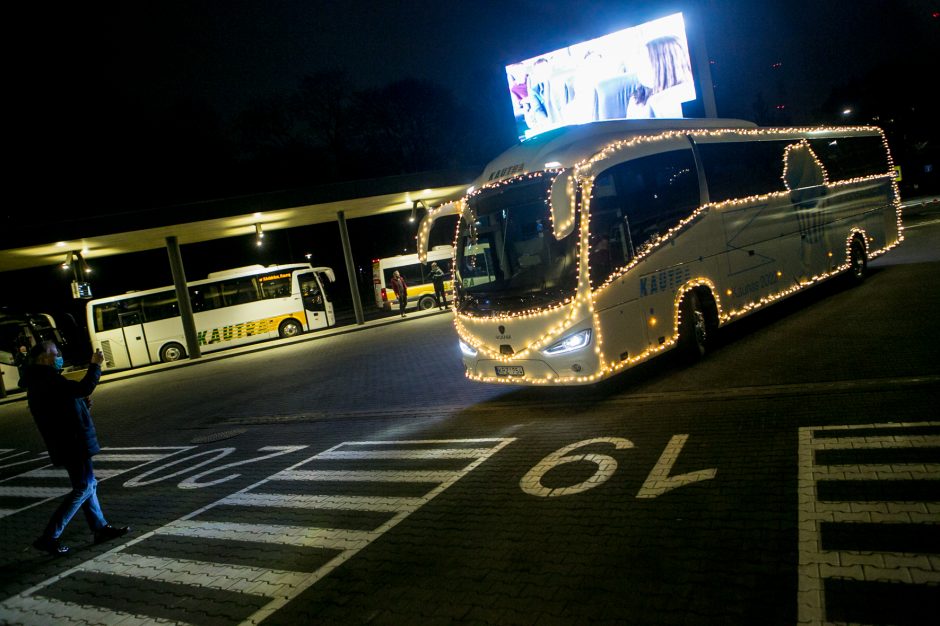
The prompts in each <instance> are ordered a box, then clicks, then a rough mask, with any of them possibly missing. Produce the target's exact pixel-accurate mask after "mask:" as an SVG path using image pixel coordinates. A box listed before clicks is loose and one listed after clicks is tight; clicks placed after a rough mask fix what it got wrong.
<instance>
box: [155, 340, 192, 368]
mask: <svg viewBox="0 0 940 626" xmlns="http://www.w3.org/2000/svg"><path fill="white" fill-rule="evenodd" d="M185 356H186V349H185V348H183V346H182V345H180V344H178V343H176V342H175V341H174V342H173V343H168V344H166V345H165V346H163V347H162V348H160V360H161V361H163V362H164V363H172V362H173V361H179V360H180V359H182V358H184V357H185Z"/></svg>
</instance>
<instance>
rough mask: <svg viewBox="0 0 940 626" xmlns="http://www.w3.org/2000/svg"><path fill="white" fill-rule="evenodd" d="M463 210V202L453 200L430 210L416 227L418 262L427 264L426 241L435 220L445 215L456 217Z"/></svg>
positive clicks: (429, 236) (428, 238)
mask: <svg viewBox="0 0 940 626" xmlns="http://www.w3.org/2000/svg"><path fill="white" fill-rule="evenodd" d="M462 210H463V201H461V200H455V201H454V202H448V203H446V204H442V205H441V206H439V207H437V208H436V209H430V210H429V211H428V213H427V215H425V216H424V217H423V218H422V219H421V225H420V226H419V227H418V237H417V239H418V260H419V261H420V262H421V263H427V262H428V241H429V240H430V238H431V228H432V227H433V226H434V222H435V220H437V218H439V217H444V216H445V215H458V214H459V213H460V212H461V211H462Z"/></svg>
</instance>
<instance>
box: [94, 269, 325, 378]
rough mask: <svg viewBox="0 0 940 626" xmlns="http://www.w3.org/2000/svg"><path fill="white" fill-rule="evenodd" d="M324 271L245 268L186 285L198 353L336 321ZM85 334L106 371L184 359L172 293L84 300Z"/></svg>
mask: <svg viewBox="0 0 940 626" xmlns="http://www.w3.org/2000/svg"><path fill="white" fill-rule="evenodd" d="M335 280H336V277H335V275H334V273H333V270H332V269H330V268H328V267H313V266H311V265H310V264H309V263H293V264H288V265H272V266H269V267H264V266H262V265H252V266H248V267H241V268H236V269H231V270H225V271H221V272H213V273H211V274H209V277H208V278H207V279H205V280H197V281H192V282H189V283H187V285H188V287H189V298H190V301H191V304H192V308H193V318H194V319H195V322H196V336H197V339H198V341H199V345H200V350H201V351H205V352H210V351H213V350H219V349H222V348H228V347H232V346H238V345H243V344H246V343H252V342H256V341H262V340H264V339H272V338H275V337H294V336H297V335H299V334H301V333H303V332H304V331H310V330H317V329H320V328H327V327H329V326H333V325H334V324H335V323H336V318H335V316H334V312H333V303H332V302H331V301H330V299H329V297H328V292H327V290H326V286H327V284H328V283H332V282H334V281H335ZM86 311H87V316H88V332H89V335H90V338H91V344H92V347H93V348H101V350H102V351H103V352H104V356H105V365H106V366H107V367H108V368H113V369H123V368H129V367H139V366H141V365H149V364H151V363H157V362H161V361H162V362H169V361H178V360H179V359H182V358H184V357H185V356H186V349H185V347H184V346H185V345H186V341H185V338H184V335H183V322H182V319H181V318H180V313H179V306H178V303H177V299H176V290H175V289H174V288H173V287H161V288H158V289H148V290H146V291H136V292H131V293H127V294H124V295H120V296H111V297H109V298H99V299H97V300H91V301H89V302H88V305H87V309H86Z"/></svg>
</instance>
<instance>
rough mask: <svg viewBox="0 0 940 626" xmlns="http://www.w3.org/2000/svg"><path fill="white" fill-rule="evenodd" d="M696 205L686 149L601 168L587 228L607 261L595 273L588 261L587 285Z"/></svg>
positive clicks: (693, 177) (692, 169)
mask: <svg viewBox="0 0 940 626" xmlns="http://www.w3.org/2000/svg"><path fill="white" fill-rule="evenodd" d="M698 206H699V188H698V176H697V174H696V169H695V160H694V157H693V156H692V151H691V150H673V151H671V152H663V153H661V154H654V155H651V156H647V157H641V158H638V159H633V160H631V161H625V162H623V163H619V164H617V165H614V166H613V167H611V168H610V169H608V170H606V171H605V172H601V173H600V174H599V175H598V176H597V179H596V180H595V186H594V189H593V191H592V199H591V208H590V211H591V227H590V232H591V236H592V238H594V237H595V235H596V237H597V245H598V246H600V247H601V248H602V249H604V248H606V250H607V258H608V259H609V260H608V261H607V263H608V264H607V265H601V266H599V267H598V272H597V273H595V271H594V269H593V261H592V270H591V283H592V284H594V285H599V284H601V283H603V281H604V280H605V279H606V278H607V276H601V275H600V273H601V272H604V271H607V272H608V274H609V272H610V271H612V270H615V269H617V268H618V267H622V266H623V265H625V264H626V263H629V262H630V261H631V260H632V259H633V257H634V255H635V254H636V253H637V252H638V251H639V249H640V248H641V246H643V244H644V243H647V242H648V241H650V240H652V239H654V238H655V237H657V236H660V235H665V234H666V233H667V232H668V231H669V229H671V228H673V227H674V226H676V225H677V224H678V223H679V222H680V221H682V220H683V219H684V218H686V217H688V216H689V215H691V214H692V213H693V212H694V211H695V209H697V208H698ZM595 216H596V221H597V226H596V229H595V223H594V222H595ZM593 246H594V242H593V241H592V250H593Z"/></svg>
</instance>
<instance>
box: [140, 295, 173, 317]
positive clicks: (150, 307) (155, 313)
mask: <svg viewBox="0 0 940 626" xmlns="http://www.w3.org/2000/svg"><path fill="white" fill-rule="evenodd" d="M140 300H141V306H142V307H143V310H144V320H145V321H147V322H153V321H156V320H165V319H167V318H169V317H177V316H178V315H179V314H180V313H179V307H178V306H177V303H176V293H175V292H173V291H161V292H160V293H152V294H150V295H148V296H141V299H140Z"/></svg>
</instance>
